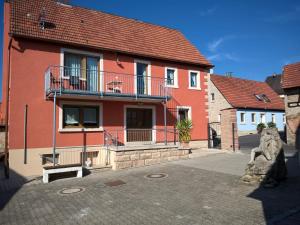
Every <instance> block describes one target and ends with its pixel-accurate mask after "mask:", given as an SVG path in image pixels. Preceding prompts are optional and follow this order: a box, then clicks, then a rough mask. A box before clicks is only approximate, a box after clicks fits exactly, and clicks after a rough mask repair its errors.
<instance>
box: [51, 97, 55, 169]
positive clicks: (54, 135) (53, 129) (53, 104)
mask: <svg viewBox="0 0 300 225" xmlns="http://www.w3.org/2000/svg"><path fill="white" fill-rule="evenodd" d="M52 135H53V137H52V138H53V158H52V159H53V166H55V154H56V153H55V151H56V92H54V99H53V133H52Z"/></svg>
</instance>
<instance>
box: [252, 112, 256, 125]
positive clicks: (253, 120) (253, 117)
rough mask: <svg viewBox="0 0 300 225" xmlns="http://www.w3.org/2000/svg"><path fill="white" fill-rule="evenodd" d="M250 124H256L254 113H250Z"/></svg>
mask: <svg viewBox="0 0 300 225" xmlns="http://www.w3.org/2000/svg"><path fill="white" fill-rule="evenodd" d="M251 123H256V113H251Z"/></svg>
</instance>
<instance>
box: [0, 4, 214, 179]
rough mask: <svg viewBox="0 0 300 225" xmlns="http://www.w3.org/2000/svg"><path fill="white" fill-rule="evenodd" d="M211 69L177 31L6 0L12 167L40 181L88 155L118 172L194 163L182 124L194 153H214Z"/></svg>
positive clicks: (88, 160) (5, 80) (6, 109)
mask: <svg viewBox="0 0 300 225" xmlns="http://www.w3.org/2000/svg"><path fill="white" fill-rule="evenodd" d="M210 68H212V64H211V63H210V62H209V61H207V60H206V59H205V58H204V56H203V55H202V54H201V53H200V52H199V51H198V50H197V49H196V48H195V46H193V45H192V44H191V43H190V42H189V41H188V40H187V39H186V38H185V37H184V36H183V34H182V33H181V32H180V31H178V30H174V29H170V28H167V27H162V26H157V25H154V24H150V23H144V22H141V21H137V20H134V19H128V18H124V17H120V16H116V15H112V14H107V13H103V12H99V11H95V10H91V9H85V8H81V7H77V6H71V5H66V4H62V3H59V2H57V1H55V0H43V1H39V0H15V1H11V2H10V3H9V2H6V3H4V47H3V95H2V96H3V104H2V111H3V112H4V114H5V116H6V118H7V122H8V126H7V129H8V130H7V134H8V136H7V137H8V138H7V150H8V152H9V164H10V168H11V169H12V170H14V171H15V172H17V173H19V174H21V175H25V176H28V175H36V174H41V173H42V168H43V166H45V165H48V164H49V163H50V164H51V163H53V162H54V163H56V164H66V163H73V162H75V161H82V160H83V159H82V152H83V151H84V152H86V154H87V158H86V159H84V161H85V162H86V163H87V164H88V166H93V167H97V166H105V165H111V166H112V167H113V169H119V168H128V167H135V166H143V165H149V164H153V163H158V162H163V161H167V160H174V159H178V158H186V157H187V151H184V150H180V148H178V145H177V142H178V136H177V134H176V131H175V130H174V125H175V124H176V121H177V120H180V119H184V118H189V119H191V120H192V122H193V128H192V142H191V146H198V147H205V146H207V123H208V112H207V107H208V105H207V73H208V72H209V69H210ZM7 103H8V104H7ZM174 142H175V143H174ZM53 151H54V152H55V153H54V154H53ZM53 156H54V157H53ZM51 160H52V161H51Z"/></svg>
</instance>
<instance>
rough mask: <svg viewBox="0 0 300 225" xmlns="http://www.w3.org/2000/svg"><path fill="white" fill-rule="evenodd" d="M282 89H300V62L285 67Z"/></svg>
mask: <svg viewBox="0 0 300 225" xmlns="http://www.w3.org/2000/svg"><path fill="white" fill-rule="evenodd" d="M281 86H282V88H294V87H300V62H297V63H293V64H289V65H286V66H284V67H283V76H282V84H281Z"/></svg>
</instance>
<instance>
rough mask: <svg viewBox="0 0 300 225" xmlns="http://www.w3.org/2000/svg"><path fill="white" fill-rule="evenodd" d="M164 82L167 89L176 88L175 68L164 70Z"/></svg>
mask: <svg viewBox="0 0 300 225" xmlns="http://www.w3.org/2000/svg"><path fill="white" fill-rule="evenodd" d="M165 73H166V75H165V78H166V82H167V86H169V87H178V77H177V69H176V68H169V67H167V68H166V72H165Z"/></svg>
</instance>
